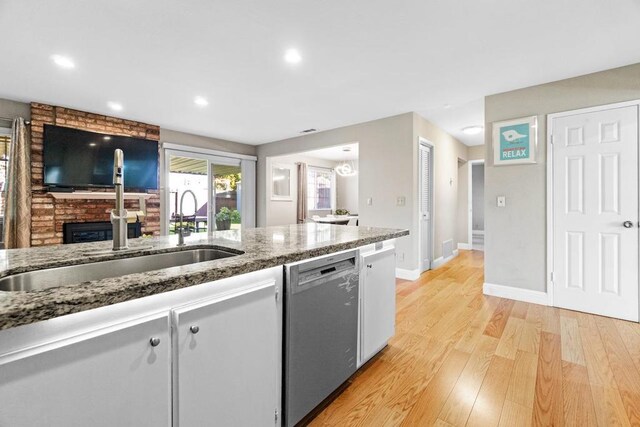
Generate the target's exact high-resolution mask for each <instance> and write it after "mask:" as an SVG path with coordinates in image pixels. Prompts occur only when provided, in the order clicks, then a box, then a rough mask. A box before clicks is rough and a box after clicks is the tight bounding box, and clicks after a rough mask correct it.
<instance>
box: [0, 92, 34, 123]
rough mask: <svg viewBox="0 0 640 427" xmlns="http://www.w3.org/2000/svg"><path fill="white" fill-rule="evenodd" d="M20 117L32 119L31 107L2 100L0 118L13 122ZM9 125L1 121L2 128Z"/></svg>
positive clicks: (0, 101)
mask: <svg viewBox="0 0 640 427" xmlns="http://www.w3.org/2000/svg"><path fill="white" fill-rule="evenodd" d="M18 117H22V118H23V119H27V120H29V119H31V106H30V105H29V104H27V103H26V102H18V101H11V100H9V99H0V118H2V119H10V120H13V119H15V118H18ZM8 123H9V122H7V121H5V120H0V126H2V127H5V126H6V125H7V124H8Z"/></svg>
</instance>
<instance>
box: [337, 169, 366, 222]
mask: <svg viewBox="0 0 640 427" xmlns="http://www.w3.org/2000/svg"><path fill="white" fill-rule="evenodd" d="M338 163H341V162H338ZM350 163H351V162H350ZM353 164H354V166H355V168H356V170H359V166H358V161H357V160H354V161H353ZM359 178H360V175H359V174H357V175H354V176H340V175H337V177H336V190H337V195H336V209H346V210H348V211H349V213H352V214H356V213H358V180H359Z"/></svg>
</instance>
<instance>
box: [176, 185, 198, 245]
mask: <svg viewBox="0 0 640 427" xmlns="http://www.w3.org/2000/svg"><path fill="white" fill-rule="evenodd" d="M187 193H191V195H192V196H193V206H195V208H196V209H197V208H198V199H196V193H194V192H193V191H191V190H184V192H183V193H182V196H180V231H178V246H184V245H185V243H184V236H188V235H189V234H191V232H190V231H188V232H187V233H185V232H184V228H183V227H184V226H183V221H184V215H183V214H182V203H183V202H184V196H185V195H186V194H187Z"/></svg>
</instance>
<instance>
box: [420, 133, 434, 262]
mask: <svg viewBox="0 0 640 427" xmlns="http://www.w3.org/2000/svg"><path fill="white" fill-rule="evenodd" d="M418 160H419V162H420V165H419V166H420V206H419V209H420V212H419V215H420V270H421V272H422V271H426V270H430V269H431V257H432V254H431V251H432V249H431V248H432V244H431V241H432V240H431V239H432V237H431V229H432V227H431V221H432V219H431V218H432V212H433V149H432V148H431V147H429V146H428V145H424V144H420V149H419V159H418Z"/></svg>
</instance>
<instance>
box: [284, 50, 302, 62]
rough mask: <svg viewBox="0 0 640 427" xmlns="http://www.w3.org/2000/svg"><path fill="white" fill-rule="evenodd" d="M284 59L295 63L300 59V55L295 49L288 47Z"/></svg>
mask: <svg viewBox="0 0 640 427" xmlns="http://www.w3.org/2000/svg"><path fill="white" fill-rule="evenodd" d="M284 60H285V61H287V62H288V63H289V64H297V63H299V62H300V61H302V56H300V52H298V51H297V50H296V49H288V50H287V51H286V52H285V54H284Z"/></svg>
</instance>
